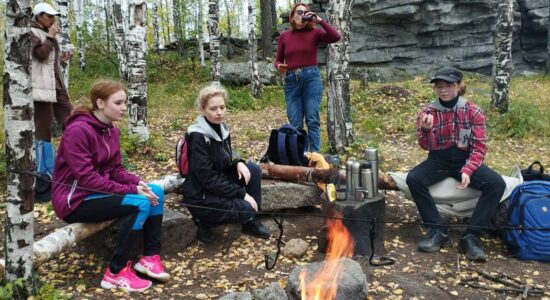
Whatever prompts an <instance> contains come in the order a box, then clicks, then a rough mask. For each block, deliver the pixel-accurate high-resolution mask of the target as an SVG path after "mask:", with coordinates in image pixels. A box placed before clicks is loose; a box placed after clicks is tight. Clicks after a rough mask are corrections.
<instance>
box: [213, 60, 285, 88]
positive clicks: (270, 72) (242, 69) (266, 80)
mask: <svg viewBox="0 0 550 300" xmlns="http://www.w3.org/2000/svg"><path fill="white" fill-rule="evenodd" d="M258 71H259V74H260V82H261V83H262V84H274V83H276V82H277V70H276V69H275V66H273V64H271V63H268V62H258ZM221 75H222V76H221V81H222V83H224V84H229V85H246V84H249V83H250V67H249V65H248V62H238V63H224V64H223V67H222V74H221Z"/></svg>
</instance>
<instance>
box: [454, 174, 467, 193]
mask: <svg viewBox="0 0 550 300" xmlns="http://www.w3.org/2000/svg"><path fill="white" fill-rule="evenodd" d="M469 185H470V176H468V174H466V173H462V182H460V183H458V184H457V185H456V188H457V189H459V190H463V189H465V188H467V187H468V186H469Z"/></svg>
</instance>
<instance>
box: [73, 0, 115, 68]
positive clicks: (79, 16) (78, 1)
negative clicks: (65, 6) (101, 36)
mask: <svg viewBox="0 0 550 300" xmlns="http://www.w3.org/2000/svg"><path fill="white" fill-rule="evenodd" d="M73 7H74V18H75V22H76V40H77V43H78V63H79V65H80V70H82V71H84V70H85V69H86V61H85V60H84V38H83V36H82V30H83V28H82V24H83V22H84V0H73ZM107 36H109V32H108V31H107ZM107 47H109V44H107Z"/></svg>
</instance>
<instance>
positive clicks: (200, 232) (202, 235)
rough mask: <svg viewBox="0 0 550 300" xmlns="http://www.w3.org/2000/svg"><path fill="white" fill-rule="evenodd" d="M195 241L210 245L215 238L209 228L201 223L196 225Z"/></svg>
mask: <svg viewBox="0 0 550 300" xmlns="http://www.w3.org/2000/svg"><path fill="white" fill-rule="evenodd" d="M196 225H197V239H198V240H199V241H201V242H203V243H205V244H210V243H212V242H214V241H215V240H216V237H215V236H214V233H212V229H210V226H208V225H206V224H203V223H197V224H196Z"/></svg>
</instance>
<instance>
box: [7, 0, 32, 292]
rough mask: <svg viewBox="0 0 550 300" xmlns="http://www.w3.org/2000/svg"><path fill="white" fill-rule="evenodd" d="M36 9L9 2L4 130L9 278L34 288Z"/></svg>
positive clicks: (22, 2) (26, 3)
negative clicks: (32, 28)
mask: <svg viewBox="0 0 550 300" xmlns="http://www.w3.org/2000/svg"><path fill="white" fill-rule="evenodd" d="M30 19H31V5H30V1H29V0H8V1H7V2H6V19H5V20H6V23H5V32H4V38H5V45H4V93H3V99H4V127H5V143H6V144H5V149H6V170H11V171H10V172H6V183H7V188H6V220H5V222H4V246H5V248H4V252H5V256H4V257H6V270H5V274H6V279H7V280H8V281H15V280H16V279H17V278H23V279H24V280H25V283H26V286H27V287H28V288H30V287H31V281H32V277H33V276H32V275H33V267H32V266H33V261H32V259H33V256H32V254H33V233H34V220H33V219H34V218H33V216H34V214H33V209H34V207H33V200H34V199H33V198H34V177H33V176H32V175H30V172H33V171H34V168H35V162H34V149H33V144H34V121H33V116H34V113H33V111H34V105H33V101H32V96H31V93H32V88H31V73H30V71H31V70H30V49H31V47H30V45H31V32H30Z"/></svg>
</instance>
